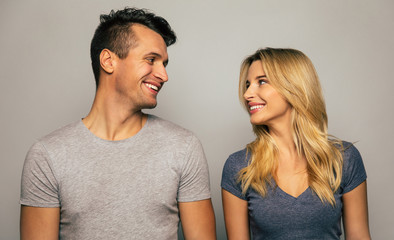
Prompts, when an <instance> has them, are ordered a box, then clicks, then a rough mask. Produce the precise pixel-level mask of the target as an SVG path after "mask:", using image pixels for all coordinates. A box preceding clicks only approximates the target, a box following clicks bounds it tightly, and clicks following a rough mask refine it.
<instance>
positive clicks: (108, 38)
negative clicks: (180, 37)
mask: <svg viewBox="0 0 394 240" xmlns="http://www.w3.org/2000/svg"><path fill="white" fill-rule="evenodd" d="M135 23H138V24H142V25H144V26H146V27H148V28H150V29H151V30H153V31H155V32H157V33H158V34H160V36H161V37H162V38H163V39H164V42H165V43H166V45H167V47H168V46H170V45H172V44H174V43H175V42H176V35H175V32H174V31H173V30H172V29H171V26H170V25H169V24H168V22H167V21H166V20H165V19H164V18H162V17H160V16H156V15H155V14H153V13H152V12H149V10H147V9H138V8H128V7H126V8H125V9H123V10H118V11H114V10H112V11H111V12H110V13H109V14H108V15H106V14H102V15H100V24H99V25H98V27H97V29H96V31H95V33H94V36H93V39H92V42H91V44H90V58H91V60H92V68H93V73H94V78H95V80H96V88H97V87H98V85H99V76H100V53H101V51H102V50H103V49H109V50H110V51H112V52H114V53H115V54H116V55H117V56H118V57H119V58H121V59H124V58H126V57H127V55H128V53H129V50H130V47H131V46H132V45H133V44H134V43H135V40H136V39H135V37H134V34H133V31H132V29H131V26H132V25H133V24H135Z"/></svg>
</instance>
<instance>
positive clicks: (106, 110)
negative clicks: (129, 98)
mask: <svg viewBox="0 0 394 240" xmlns="http://www.w3.org/2000/svg"><path fill="white" fill-rule="evenodd" d="M147 118H148V116H147V115H146V114H144V113H142V112H141V110H137V111H134V110H131V109H129V108H128V107H127V106H125V105H122V104H119V103H118V102H114V101H111V100H110V99H101V98H99V97H97V95H96V98H95V100H94V102H93V105H92V109H91V110H90V112H89V114H88V115H87V116H86V117H85V118H84V119H82V122H83V123H84V124H85V126H86V127H87V128H88V129H89V130H90V131H91V132H92V133H93V134H94V135H96V136H97V137H99V138H101V139H105V140H111V141H117V140H122V139H126V138H130V137H132V136H134V135H135V134H137V133H138V132H139V131H140V130H141V129H142V127H143V126H144V125H145V123H146V121H147Z"/></svg>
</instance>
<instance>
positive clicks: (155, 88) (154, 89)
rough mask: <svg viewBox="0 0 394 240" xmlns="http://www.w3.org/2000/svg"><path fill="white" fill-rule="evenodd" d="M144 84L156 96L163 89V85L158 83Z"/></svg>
mask: <svg viewBox="0 0 394 240" xmlns="http://www.w3.org/2000/svg"><path fill="white" fill-rule="evenodd" d="M144 84H145V86H146V87H147V88H148V89H149V90H150V91H151V92H152V93H155V94H157V93H158V92H159V91H160V89H161V85H160V84H158V83H156V82H144Z"/></svg>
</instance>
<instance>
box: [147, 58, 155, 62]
mask: <svg viewBox="0 0 394 240" xmlns="http://www.w3.org/2000/svg"><path fill="white" fill-rule="evenodd" d="M146 60H147V61H148V62H150V63H153V62H154V61H155V59H154V58H147V59H146Z"/></svg>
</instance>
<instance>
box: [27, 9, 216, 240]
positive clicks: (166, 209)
mask: <svg viewBox="0 0 394 240" xmlns="http://www.w3.org/2000/svg"><path fill="white" fill-rule="evenodd" d="M100 20H101V23H100V25H99V26H98V28H97V29H96V32H95V34H94V37H93V40H92V43H91V58H92V67H93V71H94V75H95V79H96V86H97V91H96V96H95V99H94V102H93V105H92V108H91V111H90V112H89V114H88V115H87V116H86V117H85V118H83V119H82V121H81V120H80V121H77V122H75V123H72V124H70V125H67V126H65V127H63V128H61V129H59V130H56V131H54V132H52V133H51V134H49V135H47V136H45V137H43V138H42V139H40V140H39V141H38V142H36V143H35V144H34V145H33V146H32V148H31V149H30V150H29V152H28V154H27V157H26V160H25V165H24V169H23V174H22V190H21V205H22V208H21V238H22V239H40V240H43V239H58V238H60V239H84V240H85V239H176V238H177V229H178V222H179V218H180V220H181V222H182V227H183V232H184V236H185V238H186V239H204V240H205V239H215V220H214V213H213V208H212V203H211V199H210V190H209V179H208V167H207V163H206V160H205V156H204V153H203V150H202V147H201V144H200V142H199V140H198V139H197V138H196V137H195V136H194V135H193V134H192V133H191V132H190V131H188V130H185V129H183V128H181V127H179V126H177V125H175V124H173V123H170V122H168V121H165V120H163V119H161V118H158V117H156V116H153V115H146V114H144V113H142V112H141V110H142V109H144V108H154V107H155V106H156V103H157V100H156V97H157V94H158V93H159V91H160V89H161V88H162V87H163V84H164V83H165V82H167V80H168V76H167V73H166V69H165V67H166V65H167V63H168V55H167V46H169V45H171V44H173V43H174V42H175V41H176V36H175V34H174V32H173V31H172V29H171V27H170V26H169V24H168V23H167V21H166V20H164V19H163V18H161V17H158V16H155V15H154V14H152V13H150V12H148V11H145V10H141V9H135V8H126V9H124V10H120V11H117V12H114V11H111V13H110V14H109V15H102V16H101V18H100Z"/></svg>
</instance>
